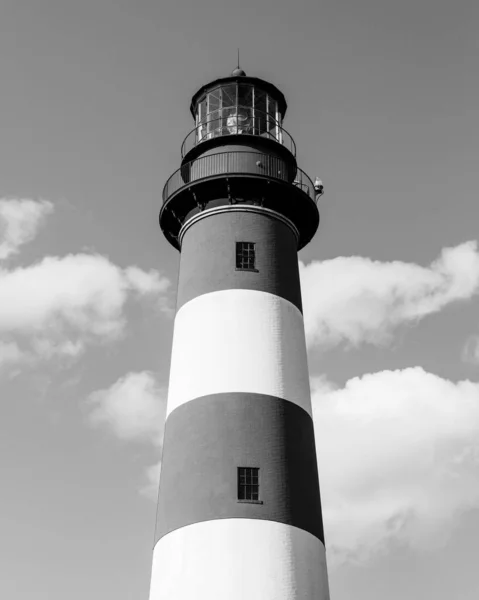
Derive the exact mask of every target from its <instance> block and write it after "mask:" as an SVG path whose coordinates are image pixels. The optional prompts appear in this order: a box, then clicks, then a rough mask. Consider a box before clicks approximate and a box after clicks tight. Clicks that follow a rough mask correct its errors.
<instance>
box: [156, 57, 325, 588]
mask: <svg viewBox="0 0 479 600" xmlns="http://www.w3.org/2000/svg"><path fill="white" fill-rule="evenodd" d="M285 112H286V101H285V98H284V96H283V94H282V93H281V92H280V91H279V90H278V89H277V88H276V87H275V86H274V85H272V84H271V83H268V82H267V81H263V80H262V79H258V78H256V77H248V76H246V74H245V72H244V71H243V70H241V69H239V68H238V69H235V70H234V71H233V73H232V74H231V76H229V77H225V78H222V79H217V80H216V81H213V82H211V83H209V84H207V85H205V86H203V87H202V88H201V89H200V90H199V91H198V92H197V93H196V94H195V95H194V96H193V99H192V102H191V113H192V115H193V118H194V120H195V127H194V129H193V130H192V131H191V133H190V134H189V135H187V136H186V139H185V141H184V142H183V145H182V148H181V155H182V161H181V166H180V168H179V169H178V170H177V171H176V172H175V173H174V174H173V175H172V176H171V177H170V178H169V179H168V181H167V183H166V185H165V187H164V190H163V204H162V208H161V212H160V226H161V229H162V231H163V233H164V235H165V236H166V239H167V240H168V241H169V242H170V243H171V244H172V245H173V246H174V247H175V248H176V249H177V250H179V251H180V253H181V259H180V272H179V280H178V296H177V309H176V317H175V326H174V335H173V349H172V357H171V371H170V380H169V389H168V404H167V418H166V426H165V438H164V446H163V458H162V467H161V477H160V490H159V498H158V516H157V524H156V534H155V545H154V552H153V568H152V576H151V577H152V578H151V590H150V600H245V599H248V600H328V598H329V592H328V579H327V569H326V560H325V550H324V533H323V523H322V515H321V501H320V493H319V483H318V468H317V462H316V451H315V441H314V430H313V420H312V416H311V398H310V387H309V377H308V364H307V355H306V345H305V334H304V324H303V314H302V304H301V290H300V282H299V271H298V258H297V252H298V250H300V249H301V248H303V247H304V246H305V245H306V244H307V243H308V242H309V241H310V240H311V238H312V237H313V235H314V234H315V232H316V230H317V228H318V224H319V213H318V209H317V205H316V200H317V195H318V193H320V191H321V189H322V186H319V185H316V188H315V186H314V185H313V183H312V181H311V180H310V178H309V177H308V176H307V175H306V174H305V173H304V172H303V171H301V169H300V168H299V167H298V166H297V162H296V148H295V143H294V141H293V138H292V137H291V136H290V135H289V134H288V133H287V132H286V131H285V129H283V126H282V123H283V118H284V115H285Z"/></svg>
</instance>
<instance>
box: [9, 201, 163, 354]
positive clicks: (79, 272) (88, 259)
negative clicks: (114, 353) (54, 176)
mask: <svg viewBox="0 0 479 600" xmlns="http://www.w3.org/2000/svg"><path fill="white" fill-rule="evenodd" d="M52 211H53V205H52V203H51V202H47V201H45V200H42V201H38V202H36V201H34V200H28V199H5V198H4V199H0V260H1V259H5V258H8V257H9V256H11V255H12V254H14V253H16V252H18V250H19V248H20V246H21V245H22V244H25V243H26V242H29V241H31V240H32V239H33V238H34V236H35V235H36V233H37V232H38V229H39V227H40V226H41V225H42V223H43V221H44V220H45V218H46V216H47V215H49V214H50V213H51V212H52ZM169 285H170V282H169V281H168V280H167V279H166V278H164V277H162V276H160V274H159V273H158V272H157V271H154V270H151V271H149V272H146V271H144V270H142V269H140V268H139V267H137V266H129V267H126V268H125V269H122V268H120V267H118V266H117V265H115V264H113V263H112V262H111V261H110V260H108V259H107V258H105V257H103V256H100V255H98V254H86V253H83V254H70V255H67V256H64V257H56V256H48V257H45V258H44V259H43V260H41V261H40V262H37V263H35V264H31V265H28V266H24V267H17V268H14V269H11V268H10V269H9V268H6V267H4V268H0V340H2V341H1V344H2V345H1V347H0V362H1V363H3V364H5V363H7V362H10V363H13V362H20V361H25V360H26V359H28V361H30V362H31V361H35V360H38V359H39V358H42V359H49V358H52V357H58V356H63V357H69V358H71V359H73V358H75V357H77V356H79V355H80V354H81V353H82V352H83V351H84V349H85V347H86V345H87V344H89V343H98V342H104V341H111V340H114V339H117V338H118V337H119V336H121V335H122V334H123V333H124V330H125V324H126V317H125V308H126V304H127V302H128V300H129V298H131V297H135V298H138V297H140V298H143V297H150V298H152V299H153V300H154V302H155V305H156V306H157V308H158V309H159V310H162V311H164V312H166V313H170V309H169V307H168V306H167V303H166V299H165V292H166V290H167V289H168V287H169ZM3 340H5V341H3ZM7 342H8V343H7Z"/></svg>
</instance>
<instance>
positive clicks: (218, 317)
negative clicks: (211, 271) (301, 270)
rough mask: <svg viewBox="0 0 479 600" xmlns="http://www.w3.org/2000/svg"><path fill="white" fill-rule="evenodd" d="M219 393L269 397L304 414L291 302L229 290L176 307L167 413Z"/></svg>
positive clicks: (300, 331)
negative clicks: (254, 394)
mask: <svg viewBox="0 0 479 600" xmlns="http://www.w3.org/2000/svg"><path fill="white" fill-rule="evenodd" d="M226 392H245V393H246V392H252V393H256V394H267V395H269V396H275V397H278V398H282V399H284V400H289V401H290V402H294V403H295V404H297V405H298V406H300V407H301V408H303V409H304V410H305V411H306V412H307V413H309V414H311V398H310V388H309V378H308V359H307V354H306V345H305V338H304V325H303V315H302V314H301V312H300V310H299V309H298V308H297V307H296V306H294V305H293V304H291V302H289V301H288V300H284V299H283V298H280V297H278V296H276V295H274V294H270V293H267V292H258V291H255V290H244V289H233V290H224V291H220V292H211V293H209V294H203V295H201V296H198V297H197V298H195V299H193V300H190V301H189V302H187V303H186V304H184V305H183V306H182V307H181V308H180V310H179V311H178V313H177V315H176V319H175V329H174V337H173V350H172V358H171V370H170V384H169V392H168V408H167V415H169V414H170V413H171V412H172V411H173V410H174V409H175V408H177V407H178V406H181V405H182V404H184V403H185V402H189V401H190V400H194V399H195V398H199V397H201V396H206V395H210V394H218V393H226Z"/></svg>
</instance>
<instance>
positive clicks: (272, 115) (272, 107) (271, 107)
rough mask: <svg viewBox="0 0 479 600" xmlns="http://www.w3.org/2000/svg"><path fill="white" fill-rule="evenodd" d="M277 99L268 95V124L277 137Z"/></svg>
mask: <svg viewBox="0 0 479 600" xmlns="http://www.w3.org/2000/svg"><path fill="white" fill-rule="evenodd" d="M276 109H277V105H276V100H274V99H273V98H271V96H268V125H267V129H268V131H269V132H270V133H271V135H272V136H273V137H274V138H275V139H277V137H278V133H277V127H276Z"/></svg>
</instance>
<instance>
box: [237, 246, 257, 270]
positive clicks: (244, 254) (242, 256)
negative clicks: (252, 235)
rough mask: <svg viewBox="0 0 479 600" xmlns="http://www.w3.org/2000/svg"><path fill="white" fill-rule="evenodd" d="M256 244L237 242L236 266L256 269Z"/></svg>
mask: <svg viewBox="0 0 479 600" xmlns="http://www.w3.org/2000/svg"><path fill="white" fill-rule="evenodd" d="M255 258H256V256H255V244H254V243H253V242H236V268H237V269H241V270H243V271H255V270H256V267H255Z"/></svg>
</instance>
